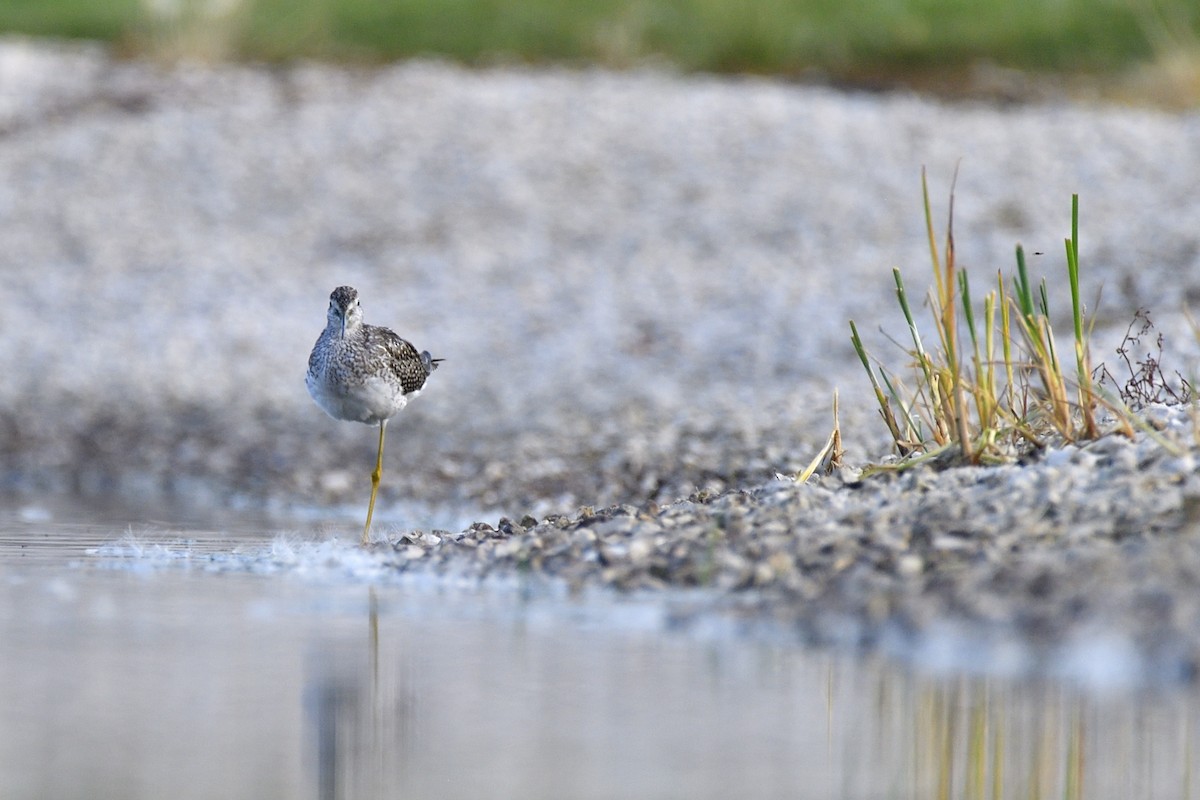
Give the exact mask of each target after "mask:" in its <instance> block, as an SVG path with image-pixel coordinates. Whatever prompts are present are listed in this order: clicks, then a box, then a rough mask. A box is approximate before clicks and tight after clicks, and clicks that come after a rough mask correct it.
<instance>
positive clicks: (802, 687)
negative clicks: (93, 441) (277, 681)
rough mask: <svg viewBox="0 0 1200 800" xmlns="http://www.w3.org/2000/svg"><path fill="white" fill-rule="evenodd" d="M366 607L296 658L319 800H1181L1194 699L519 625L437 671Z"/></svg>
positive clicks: (1186, 791) (371, 605) (373, 605)
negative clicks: (344, 635)
mask: <svg viewBox="0 0 1200 800" xmlns="http://www.w3.org/2000/svg"><path fill="white" fill-rule="evenodd" d="M367 592H368V598H369V599H368V602H367V603H366V604H365V606H364V607H365V609H366V611H367V614H366V617H367V618H366V624H365V625H364V626H363V628H362V630H363V631H365V633H364V634H363V635H361V638H360V647H358V648H357V649H354V648H342V649H340V650H338V651H337V652H336V653H329V652H325V653H322V654H321V655H320V656H319V657H318V658H316V659H315V660H314V661H313V664H314V665H315V666H316V670H315V675H314V680H313V689H312V695H313V696H314V697H315V702H314V703H313V705H312V713H311V714H310V719H311V722H312V725H313V728H314V730H315V736H314V737H313V739H314V746H315V748H316V752H317V761H318V764H319V770H318V773H319V780H318V785H319V792H318V796H319V797H321V798H322V799H323V800H325V799H326V798H352V797H383V796H389V795H390V794H394V793H395V792H396V790H397V789H403V790H404V794H405V796H414V797H422V796H437V797H476V796H503V797H546V798H550V797H614V796H621V797H675V796H678V797H685V796H686V797H728V796H743V797H775V796H803V797H829V798H859V797H861V798H874V797H921V798H939V800H940V799H942V798H968V799H969V800H974V799H976V798H977V799H978V800H985V798H990V799H991V800H1000V798H1064V800H1079V799H1080V798H1085V797H1086V798H1106V797H1112V798H1135V797H1147V798H1149V797H1158V796H1168V797H1180V798H1188V797H1192V796H1193V791H1192V787H1191V779H1190V776H1191V765H1192V764H1193V763H1195V762H1196V756H1197V754H1196V752H1195V749H1194V747H1193V744H1192V735H1191V730H1192V724H1193V718H1194V715H1195V713H1196V710H1197V702H1196V698H1195V696H1194V695H1182V694H1179V695H1177V696H1171V695H1169V694H1168V695H1162V694H1159V695H1150V694H1138V693H1132V694H1120V695H1107V696H1094V695H1090V694H1088V693H1086V692H1082V691H1079V690H1074V689H1072V688H1070V687H1068V686H1064V685H1062V684H1061V683H1051V682H1045V683H1031V682H1020V683H1013V682H1006V681H997V680H989V679H986V678H969V677H962V676H950V677H946V676H942V677H937V676H928V675H918V674H913V673H911V672H907V671H904V670H899V669H896V668H895V667H892V666H889V665H887V664H885V663H882V662H880V661H877V660H872V659H865V660H859V661H853V660H849V659H847V658H844V657H838V656H833V655H830V654H823V655H813V654H808V653H799V652H795V651H791V650H787V649H781V650H776V649H772V648H769V647H761V646H758V645H754V644H744V645H742V646H731V645H730V643H722V644H716V645H714V644H711V643H710V644H698V643H694V642H691V643H689V642H686V641H675V642H672V641H664V640H662V639H659V638H658V637H650V638H646V639H644V638H642V637H638V641H637V642H635V643H631V642H629V641H627V640H624V639H623V638H622V637H620V636H617V637H616V640H615V641H614V640H611V639H610V641H609V642H608V646H609V647H610V648H611V651H612V654H613V655H612V657H611V658H610V657H607V656H604V655H601V654H598V653H596V652H594V651H592V652H590V653H588V652H587V651H588V648H587V647H586V646H582V645H581V643H580V642H579V641H573V639H574V637H573V636H572V635H570V634H568V636H567V637H566V640H565V641H563V640H561V639H560V637H555V636H553V635H549V636H547V635H543V634H544V632H542V631H531V630H529V629H528V628H527V627H526V626H525V625H524V624H522V623H521V622H520V621H518V622H517V623H516V624H515V625H514V626H513V627H512V629H511V630H509V631H508V634H507V635H505V636H500V637H490V636H489V637H488V638H489V639H492V640H493V641H500V640H503V650H504V652H502V653H496V652H495V651H490V648H489V651H490V655H489V654H487V653H486V652H484V651H480V653H479V655H480V658H479V659H477V660H474V661H473V662H470V661H468V660H467V659H463V660H461V661H458V660H457V659H455V662H456V664H457V667H456V666H455V665H454V664H443V668H444V670H443V671H439V670H437V669H427V667H426V663H425V659H424V658H423V657H421V656H420V655H419V654H414V653H412V652H408V651H407V650H406V648H405V643H404V641H403V640H402V637H403V633H402V632H401V631H398V630H397V626H395V625H393V624H390V621H389V620H388V619H386V617H385V618H384V620H383V624H382V625H381V616H380V602H379V598H378V594H377V590H376V589H374V588H371V589H369V590H367ZM593 635H594V636H598V637H600V638H601V639H605V638H610V637H612V634H611V633H605V632H594V633H593ZM556 639H560V642H559V644H555V640H556ZM631 644H632V645H633V646H632V647H631V646H630V645H631ZM601 646H603V645H602V644H601ZM581 647H582V650H581ZM443 655H444V654H443ZM681 657H682V658H683V660H682V661H680V660H679V659H680V658H681ZM484 674H486V675H488V676H489V677H488V678H487V679H486V680H483V681H479V682H477V681H478V679H479V677H480V676H481V675H484ZM489 787H490V788H489Z"/></svg>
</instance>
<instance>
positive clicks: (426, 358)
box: [421, 350, 446, 375]
mask: <svg viewBox="0 0 1200 800" xmlns="http://www.w3.org/2000/svg"><path fill="white" fill-rule="evenodd" d="M445 360H446V359H444V358H434V357H433V356H432V355H430V354H429V351H428V350H425V351H422V353H421V365H422V366H424V367H425V374H427V375H431V374H433V371H434V370H435V369H437V368H438V364H440V363H442V362H443V361H445Z"/></svg>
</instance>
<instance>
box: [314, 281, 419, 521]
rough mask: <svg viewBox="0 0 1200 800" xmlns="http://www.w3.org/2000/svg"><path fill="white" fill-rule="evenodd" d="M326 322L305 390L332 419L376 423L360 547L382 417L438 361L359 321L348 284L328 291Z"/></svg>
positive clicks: (415, 391)
mask: <svg viewBox="0 0 1200 800" xmlns="http://www.w3.org/2000/svg"><path fill="white" fill-rule="evenodd" d="M327 320H328V321H327V322H326V324H325V330H324V332H322V333H321V335H320V337H318V339H317V343H316V344H315V345H313V350H312V354H311V355H309V357H308V377H307V379H306V381H305V382H306V383H307V384H308V393H309V394H311V395H312V398H313V400H315V401H316V402H317V405H319V406H320V407H321V408H322V410H324V411H325V413H326V414H328V415H329V416H331V417H333V418H334V419H344V420H348V421H350V422H362V423H366V424H367V425H375V424H378V425H379V454H378V456H376V458H375V471H374V472H372V473H371V503H370V505H368V506H367V524H366V525H365V526H364V527H363V535H362V543H363V544H364V545H365V544H367V542H368V541H369V538H370V534H371V515H372V514H373V513H374V512H375V495H376V494H378V492H379V480H380V478H382V477H383V434H384V432H385V431H386V430H387V424H388V420H389V419H391V418H392V417H394V416H396V414H398V413H399V412H400V409H402V408H404V407H405V406H406V405H408V401H409V400H411V399H413V398H414V397H416V396H417V395H419V394H420V393H421V390H422V389H424V388H425V381H426V380H428V379H429V376H430V375H432V374H433V371H434V370H435V369H437V367H438V363H439V362H441V361H442V359H440V358H434V357H433V356H431V355H429V352H428V351H424V352H417V348H415V347H413V346H412V344H411V343H410V342H408V341H407V340H405V339H401V338H400V337H399V336H397V335H396V334H395V333H393V332H392V331H390V330H388V329H387V328H381V327H379V326H378V325H365V324H363V315H362V306H361V305H360V304H359V302H358V292H357V291H356V290H355V289H354V288H352V287H350V286H339V287H338V288H336V289H334V290H333V293H332V294H331V295H329V313H328V316H327Z"/></svg>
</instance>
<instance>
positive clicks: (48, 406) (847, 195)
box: [0, 39, 1200, 674]
mask: <svg viewBox="0 0 1200 800" xmlns="http://www.w3.org/2000/svg"><path fill="white" fill-rule="evenodd" d="M960 161H961V165H962V167H961V170H962V171H961V175H960V178H959V181H958V189H957V192H958V195H957V205H956V234H957V246H958V255H959V259H960V262H961V263H963V264H965V265H967V266H968V267H969V268H971V269H972V270H974V271H975V274H977V275H981V276H982V275H988V274H991V273H993V272H994V271H995V270H997V269H1001V270H1004V271H1005V272H1008V271H1009V270H1010V269H1011V268H1012V249H1013V245H1014V244H1015V243H1016V242H1017V241H1022V242H1024V244H1025V246H1026V248H1027V250H1028V251H1029V252H1031V253H1034V252H1037V253H1045V254H1046V255H1044V256H1037V257H1034V259H1033V265H1032V266H1033V270H1034V272H1035V274H1039V273H1044V274H1047V275H1048V276H1049V279H1050V284H1051V295H1052V296H1058V295H1060V294H1061V293H1060V291H1059V290H1060V288H1061V286H1062V284H1063V283H1064V281H1065V274H1064V273H1065V270H1064V268H1063V266H1062V257H1061V255H1060V254H1061V251H1062V239H1063V237H1064V235H1066V234H1067V232H1068V226H1069V202H1070V194H1071V193H1072V192H1079V193H1080V194H1081V196H1082V207H1083V226H1082V241H1083V244H1082V254H1083V263H1084V283H1085V291H1087V292H1088V293H1089V295H1092V296H1094V295H1095V294H1096V293H1097V292H1098V291H1099V290H1100V288H1101V287H1103V303H1102V304H1101V306H1100V308H1099V311H1098V315H1097V321H1098V327H1097V334H1096V340H1097V345H1098V346H1097V351H1098V357H1099V358H1104V357H1105V356H1106V355H1107V354H1108V353H1110V352H1111V347H1112V346H1113V345H1115V344H1116V343H1117V342H1118V341H1119V339H1120V335H1121V334H1122V333H1123V332H1124V331H1125V326H1126V325H1127V323H1128V322H1129V320H1130V318H1131V317H1132V314H1133V310H1134V309H1135V308H1137V307H1138V306H1146V307H1149V308H1151V309H1153V311H1154V312H1155V321H1156V323H1157V324H1158V325H1159V328H1160V329H1161V330H1163V331H1164V332H1165V333H1166V334H1167V337H1168V342H1169V344H1170V345H1171V346H1174V347H1176V348H1179V349H1180V352H1179V355H1178V358H1179V359H1180V360H1178V361H1177V362H1176V363H1175V365H1176V366H1178V367H1180V368H1181V369H1184V370H1189V369H1191V368H1192V364H1193V363H1195V362H1194V361H1193V359H1194V356H1195V349H1196V345H1195V343H1194V341H1193V340H1192V339H1191V336H1190V333H1189V332H1188V331H1187V326H1186V324H1185V321H1184V318H1183V315H1182V313H1181V308H1182V306H1183V304H1184V303H1186V302H1188V301H1191V302H1192V303H1193V304H1195V302H1196V301H1197V299H1200V228H1197V226H1196V224H1195V221H1196V220H1197V219H1200V193H1197V192H1196V191H1195V187H1196V186H1197V185H1198V184H1200V116H1197V115H1196V114H1167V113H1161V112H1156V111H1152V110H1146V109H1130V108H1116V107H1089V106H1084V105H1076V104H1073V103H1070V102H1067V101H1065V100H1064V101H1062V102H1045V103H1040V104H1036V105H1027V106H1004V107H998V106H992V105H986V104H965V105H963V104H958V105H955V104H947V103H942V102H939V101H937V100H934V99H930V98H925V97H920V96H915V95H906V94H885V95H872V94H847V93H843V92H838V91H833V90H829V89H823V88H816V87H804V86H795V85H788V84H785V83H780V82H774V81H767V80H758V79H727V78H704V77H680V76H675V75H670V74H666V73H662V72H630V73H612V72H604V71H592V70H582V71H569V70H538V71H530V70H523V69H516V68H510V69H495V70H486V71H469V70H464V69H460V68H457V67H454V66H449V65H446V64H441V63H433V62H420V61H418V62H410V63H404V64H398V65H395V66H392V67H387V68H382V69H378V70H356V69H345V68H340V67H331V66H324V65H315V64H299V65H294V66H290V67H283V68H260V67H254V66H217V67H210V66H195V65H193V66H186V65H185V66H174V67H165V66H161V65H155V64H152V63H146V62H124V61H118V60H115V59H113V58H111V57H110V56H109V55H108V54H106V53H105V52H104V51H103V50H101V49H99V48H91V47H75V46H71V47H66V46H59V45H53V44H47V43H39V42H28V41H23V40H11V39H10V40H3V41H0V175H3V180H2V181H0V221H2V223H3V224H0V270H3V275H4V280H3V281H2V282H0V307H2V308H3V309H4V311H3V313H2V314H0V374H3V375H4V376H5V379H4V381H3V382H2V383H0V470H2V472H0V489H4V490H7V491H11V492H27V491H30V490H39V491H46V490H49V491H59V492H81V493H84V494H99V495H103V494H113V493H116V494H120V495H123V496H125V497H127V498H132V499H143V500H146V501H148V502H155V501H156V500H158V499H161V498H163V497H171V498H176V499H178V498H184V499H190V500H193V501H195V502H201V503H210V504H218V505H228V504H251V505H256V506H267V507H269V508H278V509H288V508H294V507H295V506H296V505H298V504H302V505H307V506H309V507H311V506H318V507H324V506H333V505H340V504H354V505H355V507H357V506H358V505H359V504H361V503H362V502H363V500H364V498H365V494H366V486H367V473H368V470H369V468H370V464H371V459H372V458H373V457H374V449H373V448H374V442H375V439H374V436H373V435H372V434H371V433H370V431H369V430H368V429H367V428H365V427H361V426H353V425H349V424H344V423H336V422H334V421H332V420H329V419H327V418H326V417H325V416H324V415H323V414H321V412H320V411H319V410H317V409H316V407H315V406H314V405H313V404H312V403H311V401H310V400H309V398H308V397H307V395H306V392H305V390H304V380H303V376H304V370H305V360H306V357H307V354H308V351H309V349H310V348H311V346H312V343H313V341H314V340H315V338H316V336H317V334H318V333H319V332H320V330H321V328H322V326H323V324H324V313H325V306H326V302H327V298H328V294H329V291H330V290H331V289H332V288H333V287H334V286H337V285H340V284H351V285H354V286H356V287H357V288H358V289H359V292H360V294H361V296H362V297H363V305H364V309H365V312H366V320H367V321H368V322H371V323H375V324H384V325H388V326H389V327H392V328H394V329H396V330H397V331H398V332H400V333H401V334H402V335H404V336H406V337H407V338H410V339H412V340H413V341H414V343H416V344H417V345H418V346H419V347H421V348H423V349H429V350H431V351H432V352H433V353H434V355H435V356H438V357H443V358H445V359H446V362H445V364H444V365H443V368H442V369H441V370H439V371H438V373H437V375H436V376H435V380H434V381H431V383H430V387H429V390H428V391H426V392H425V393H424V394H423V395H422V397H421V398H420V400H418V401H417V402H416V403H414V404H413V405H412V406H411V407H410V408H409V409H407V410H406V411H405V412H404V414H403V415H402V416H401V417H400V418H398V420H397V421H396V423H395V424H393V426H391V428H389V431H391V432H390V434H389V449H388V464H387V467H386V469H385V473H384V483H383V487H382V489H381V498H382V506H381V515H380V519H381V520H382V523H383V525H384V526H385V527H386V526H389V525H390V526H391V527H392V528H393V529H394V530H395V531H397V532H400V531H404V530H407V529H408V528H409V527H410V526H411V517H412V515H411V514H410V513H409V512H407V511H406V510H405V509H406V506H405V503H406V502H419V503H420V504H421V505H423V506H427V507H450V508H456V509H466V510H469V511H470V513H472V514H478V518H481V519H482V518H487V519H492V520H495V519H498V518H499V517H500V516H504V517H506V518H507V519H508V520H510V521H509V522H508V523H506V526H507V527H504V528H503V529H502V530H500V531H497V530H495V529H490V528H488V527H481V526H476V527H475V528H473V529H470V530H468V531H464V532H461V533H434V532H429V531H426V532H424V533H420V534H417V533H413V534H404V535H403V537H402V538H401V540H400V543H399V545H398V549H397V550H396V551H395V553H394V554H393V555H390V556H389V557H394V558H395V559H397V563H398V564H401V563H408V562H410V561H417V562H421V563H430V564H438V565H440V566H438V567H437V568H439V569H445V570H455V571H467V572H470V571H473V570H475V571H486V570H489V569H496V568H504V567H505V565H508V566H512V567H517V568H522V569H541V570H544V571H546V572H547V573H550V574H554V575H557V576H560V577H562V578H564V579H566V580H567V581H570V582H573V583H576V584H579V585H585V584H593V583H606V584H612V585H616V586H620V587H624V588H639V587H653V586H658V585H662V584H671V585H684V586H691V585H703V586H715V587H719V588H722V589H729V590H739V591H737V592H733V594H731V595H730V596H731V597H735V598H737V604H738V605H741V606H745V607H748V608H756V609H757V611H756V616H757V618H761V617H762V612H763V609H764V608H766V609H768V610H769V612H768V616H773V617H777V618H778V619H780V620H782V621H784V622H785V623H786V624H787V625H788V626H790V627H793V628H795V629H800V630H803V631H805V632H806V635H808V636H811V637H813V638H817V639H838V638H843V639H844V638H849V639H852V640H855V641H872V640H877V639H878V638H879V637H881V636H885V635H887V632H888V631H894V630H927V629H929V628H930V627H931V626H934V625H937V624H941V623H943V622H945V621H946V620H959V621H964V622H967V623H970V626H971V629H972V630H986V629H991V628H993V627H995V628H998V627H1005V626H1009V627H1011V626H1016V627H1017V628H1018V629H1019V630H1021V631H1022V632H1023V633H1024V634H1026V635H1027V637H1029V638H1032V639H1034V640H1039V641H1050V640H1055V641H1061V640H1063V639H1064V638H1070V637H1072V636H1076V635H1083V634H1084V633H1086V632H1087V631H1091V630H1095V629H1099V628H1105V629H1112V630H1115V631H1118V633H1119V634H1120V635H1121V636H1122V637H1125V638H1124V639H1122V641H1125V640H1128V641H1129V642H1132V644H1131V645H1130V647H1131V648H1132V652H1136V653H1138V654H1140V655H1139V656H1138V657H1139V658H1140V657H1142V656H1143V655H1145V656H1146V657H1148V658H1150V659H1151V660H1152V661H1153V663H1155V664H1159V665H1171V666H1170V667H1164V668H1165V669H1173V670H1175V673H1177V674H1187V673H1189V672H1190V671H1194V670H1195V666H1196V664H1197V657H1198V656H1197V654H1198V653H1200V633H1197V632H1198V631H1200V624H1198V623H1200V618H1198V614H1200V606H1198V605H1197V604H1196V602H1195V599H1194V597H1193V595H1194V594H1195V591H1194V590H1195V576H1196V575H1200V554H1197V553H1196V552H1194V551H1195V550H1196V547H1195V544H1194V543H1193V542H1192V538H1194V533H1195V530H1194V528H1195V510H1194V507H1195V498H1196V496H1197V491H1198V490H1197V486H1196V477H1195V475H1194V458H1195V456H1194V453H1195V445H1194V442H1192V441H1191V440H1190V439H1188V436H1189V435H1190V434H1189V433H1188V432H1187V431H1186V430H1185V428H1187V425H1188V424H1190V423H1188V422H1187V421H1186V420H1185V419H1184V418H1183V417H1180V416H1178V415H1176V416H1171V415H1170V414H1167V413H1166V412H1163V414H1164V416H1163V419H1162V420H1161V424H1162V425H1164V426H1166V427H1168V428H1171V427H1172V426H1174V427H1173V428H1172V430H1173V433H1172V435H1173V436H1175V437H1176V438H1178V439H1180V441H1185V440H1186V445H1187V447H1188V448H1189V451H1190V452H1192V453H1193V455H1191V456H1189V457H1188V458H1185V459H1172V458H1168V457H1166V456H1165V455H1164V451H1162V450H1161V448H1157V445H1154V444H1153V443H1152V442H1149V441H1147V440H1144V439H1143V440H1139V441H1138V442H1135V443H1127V442H1124V441H1122V440H1119V439H1105V440H1103V441H1101V442H1098V443H1096V444H1094V445H1091V446H1089V447H1086V448H1082V449H1079V450H1065V451H1061V452H1053V453H1050V454H1048V455H1046V456H1044V457H1043V458H1041V459H1040V460H1038V461H1036V462H1034V463H1031V464H1026V465H1021V466H1013V467H1005V468H998V469H989V470H975V469H968V470H949V471H945V472H937V471H934V470H931V469H930V470H920V471H915V472H911V473H908V474H905V475H903V476H899V477H891V478H887V477H879V478H873V479H871V480H868V481H863V482H857V481H850V482H849V483H846V482H843V481H842V480H841V479H838V478H829V479H825V480H824V481H823V482H818V483H816V484H814V485H811V486H803V487H795V486H791V485H787V484H783V483H779V482H775V481H774V480H773V479H774V476H775V475H776V473H787V472H794V471H796V470H797V469H798V468H799V467H800V466H801V465H803V464H804V463H805V462H806V461H807V460H808V458H809V457H810V456H811V454H812V453H813V452H814V451H815V449H816V448H817V447H819V445H820V444H821V442H823V441H824V438H825V436H826V435H827V433H828V408H829V398H830V394H831V391H832V389H833V388H834V387H835V386H837V387H841V392H842V394H841V398H842V411H843V420H842V421H843V435H844V438H845V441H846V444H847V447H848V450H849V453H848V458H849V460H850V463H858V464H861V463H863V462H865V461H867V460H869V459H872V458H877V457H879V456H881V455H882V454H884V453H885V452H886V443H885V441H884V438H883V436H884V431H883V429H882V425H880V424H879V423H878V420H877V418H876V417H875V414H874V411H873V410H872V409H871V408H870V405H869V403H870V396H869V391H868V390H867V389H866V386H865V380H864V378H863V376H862V375H861V374H860V371H859V369H858V366H857V362H856V361H855V358H854V356H853V353H852V351H851V349H850V347H849V344H848V341H847V328H846V321H847V320H848V319H850V318H853V319H855V320H857V321H858V322H859V324H860V328H862V329H863V330H864V332H868V331H869V332H870V334H871V337H872V339H873V349H874V350H875V351H876V352H877V353H886V352H888V344H887V342H886V338H885V336H884V334H882V333H878V332H875V331H874V328H875V327H876V326H877V325H884V326H886V327H887V328H888V329H890V331H891V332H892V333H893V334H895V333H898V332H899V326H898V325H897V324H896V323H897V322H898V319H897V318H898V314H897V313H896V311H895V309H894V305H893V298H892V293H891V285H892V284H891V276H890V270H891V268H892V267H893V266H900V267H902V268H903V269H905V271H906V274H907V275H908V276H909V284H910V291H912V292H913V293H914V294H916V293H917V290H916V287H919V286H921V285H923V284H924V279H925V278H924V276H925V274H926V271H927V255H926V254H925V251H924V243H923V222H922V217H921V208H920V195H919V174H920V168H921V166H922V165H927V166H928V167H929V171H930V185H931V188H932V191H933V194H934V197H935V199H936V200H938V201H939V203H938V205H939V208H940V209H941V210H939V211H938V214H939V216H941V215H942V214H944V203H943V202H941V201H942V199H943V197H944V194H945V191H946V189H947V187H948V186H949V181H950V176H951V174H952V173H953V170H954V168H955V165H956V164H958V163H959V162H960ZM981 280H982V278H981ZM1061 310H1065V309H1061ZM1059 327H1060V329H1063V330H1065V329H1066V325H1065V320H1064V321H1063V324H1060V326H1059ZM697 493H699V494H697ZM688 496H691V497H692V498H693V499H691V500H686V501H679V498H683V497H688ZM585 504H586V505H588V506H590V507H591V509H592V510H590V511H587V510H585V511H584V512H577V511H576V509H578V508H579V507H580V506H583V505H585ZM526 515H531V516H528V517H526ZM522 518H525V523H522V522H521V520H522ZM526 528H528V530H526ZM1114 587H1115V588H1114ZM839 620H840V622H836V621H839ZM847 620H849V621H850V623H851V624H848V623H847V622H846V621H847ZM835 622H836V624H834V623H835Z"/></svg>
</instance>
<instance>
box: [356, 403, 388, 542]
mask: <svg viewBox="0 0 1200 800" xmlns="http://www.w3.org/2000/svg"><path fill="white" fill-rule="evenodd" d="M385 430H387V420H386V419H385V420H384V421H383V422H380V423H379V455H378V456H376V458H375V471H374V472H372V473H371V503H370V505H368V506H367V524H366V525H365V526H364V527H363V537H362V543H363V547H366V546H367V543H368V542H369V541H370V540H371V515H372V514H374V513H375V495H376V494H378V493H379V481H380V479H381V478H382V477H383V432H384V431H385Z"/></svg>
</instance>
